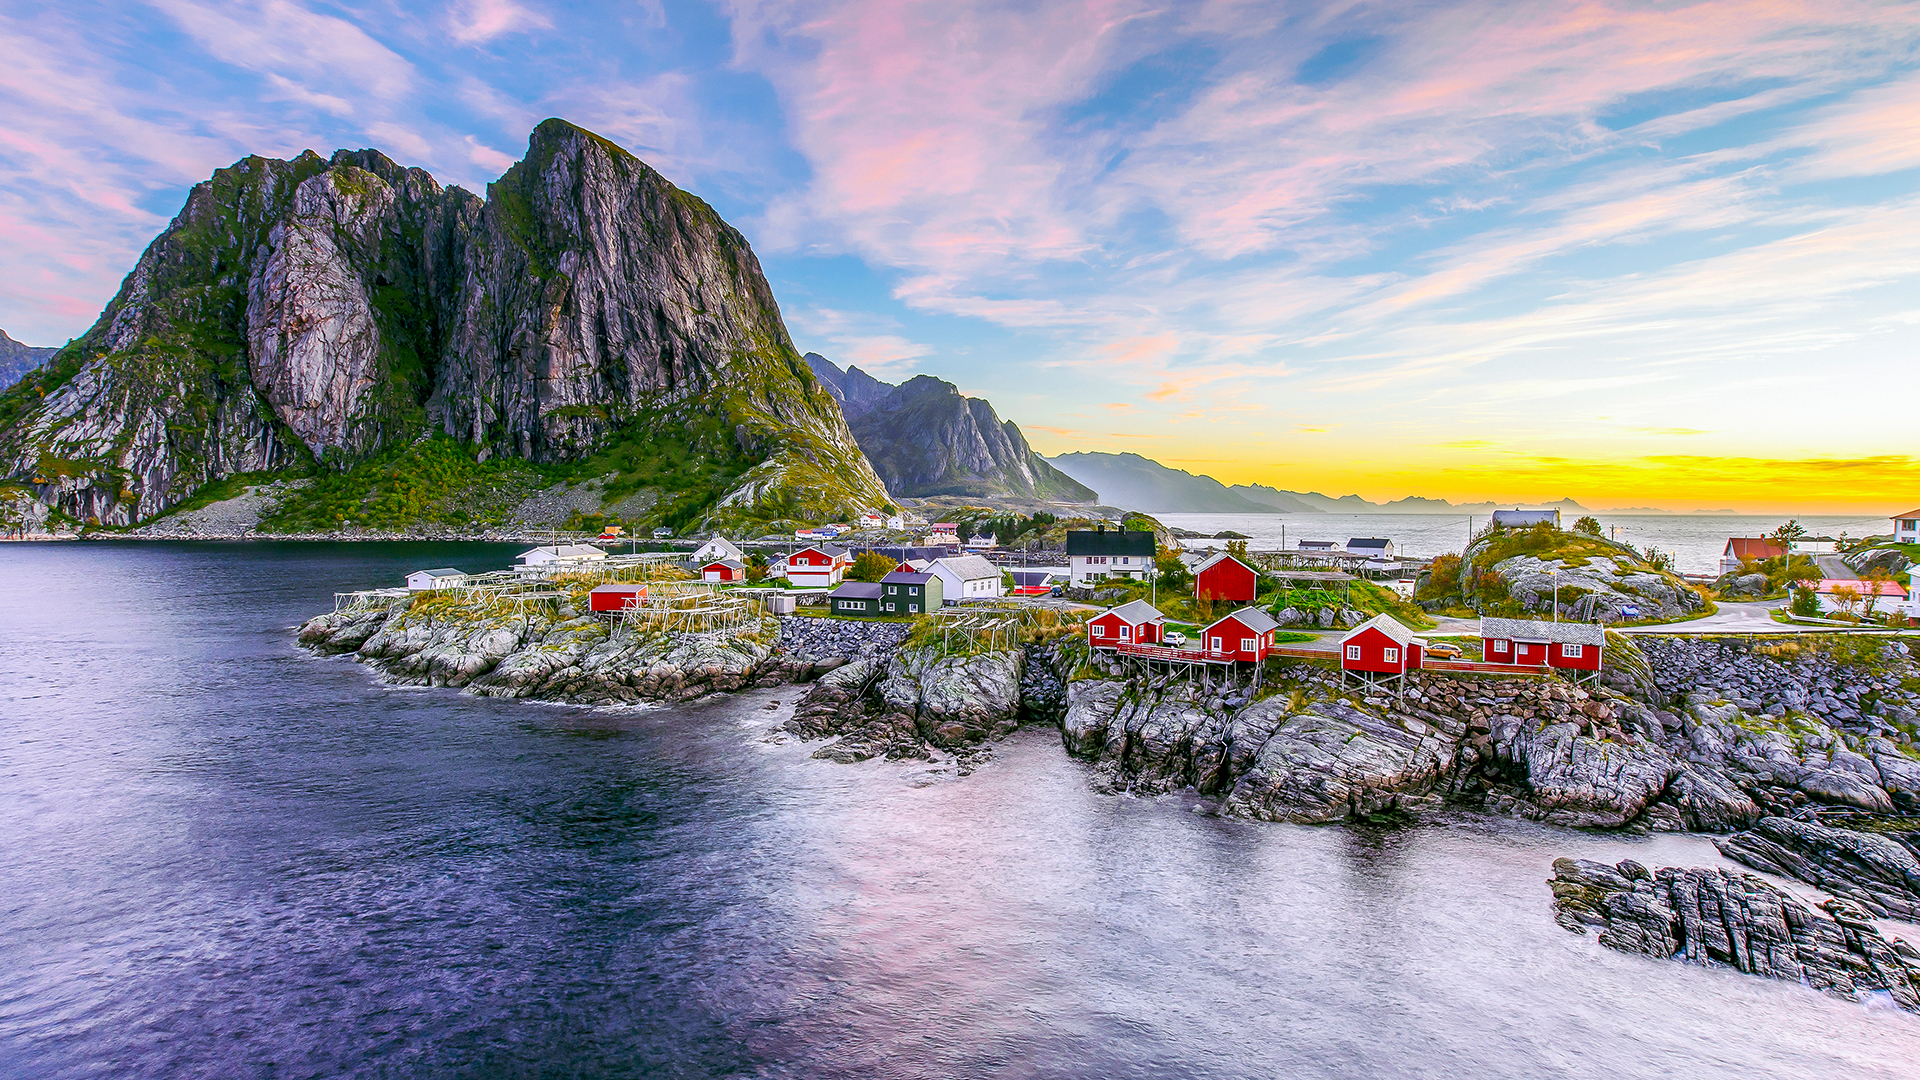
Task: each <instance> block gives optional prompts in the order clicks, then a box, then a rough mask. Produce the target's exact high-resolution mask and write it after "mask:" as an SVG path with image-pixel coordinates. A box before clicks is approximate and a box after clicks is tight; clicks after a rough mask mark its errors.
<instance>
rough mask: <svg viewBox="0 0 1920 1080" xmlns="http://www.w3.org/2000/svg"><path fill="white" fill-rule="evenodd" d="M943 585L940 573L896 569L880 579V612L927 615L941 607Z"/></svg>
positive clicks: (885, 613)
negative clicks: (916, 572)
mask: <svg viewBox="0 0 1920 1080" xmlns="http://www.w3.org/2000/svg"><path fill="white" fill-rule="evenodd" d="M941 586H942V583H941V580H940V575H938V574H914V573H908V572H906V571H904V570H895V571H894V572H893V573H891V574H888V575H887V576H886V577H883V578H881V579H880V588H881V590H882V592H881V594H880V614H882V615H925V614H926V613H927V612H929V611H933V610H935V609H937V608H939V607H940V603H941V600H940V594H941Z"/></svg>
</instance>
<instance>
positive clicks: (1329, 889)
mask: <svg viewBox="0 0 1920 1080" xmlns="http://www.w3.org/2000/svg"><path fill="white" fill-rule="evenodd" d="M510 556H511V549H507V548H500V547H482V546H475V545H464V546H463V545H434V544H414V545H376V544H367V545H324V544H312V545H301V544H176V545H169V544H145V545H141V544H133V543H85V544H80V543H66V544H11V545H4V546H0V1076H6V1077H23V1078H64V1077H155V1078H160V1077H165V1078H179V1077H194V1078H208V1077H275V1078H281V1077H340V1076H353V1077H439V1076H447V1077H704V1076H768V1077H929V1078H934V1077H1090V1078H1112V1077H1142V1078H1144V1077H1207V1078H1213V1077H1218V1078H1222V1080H1225V1078H1244V1077H1253V1076H1261V1077H1289V1078H1314V1077H1355V1078H1379V1077H1441V1076H1452V1077H1474V1078H1484V1077H1546V1076H1565V1075H1591V1076H1608V1077H1618V1078H1636V1077H1648V1078H1662V1080H1666V1078H1671V1077H1689V1078H1695V1077H1739V1078H1742V1080H1756V1078H1768V1077H1782V1078H1786V1077H1792V1078H1808V1077H1839V1076H1846V1077H1859V1078H1905V1077H1912V1076H1913V1075H1914V1062H1915V1061H1920V1017H1914V1016H1909V1015H1907V1014H1904V1013H1901V1012H1898V1011H1897V1010H1894V1009H1892V1008H1891V1007H1889V1006H1887V1005H1886V1004H1885V1003H1882V1002H1867V1003H1855V1002H1848V1001H1842V1000H1838V999H1835V998H1831V997H1826V996H1823V995H1821V994H1818V993H1815V992H1813V991H1811V990H1808V989H1806V988H1804V987H1801V986H1797V985H1792V984H1788V983H1782V982H1772V981H1767V980H1763V979H1758V978H1753V977H1750V976H1745V975H1740V974H1737V973H1732V972H1728V971H1724V970H1711V969H1707V968H1701V967H1694V966H1690V965H1687V964H1683V963H1677V962H1671V961H1657V960H1652V959H1647V958H1644V957H1637V956H1628V955H1624V954H1621V953H1617V952H1613V951H1611V950H1608V949H1605V948H1603V947H1601V946H1599V945H1598V944H1596V943H1595V942H1594V940H1593V939H1592V938H1591V937H1582V936H1578V935H1575V934H1571V933H1568V932H1567V931H1565V930H1563V929H1561V928H1560V927H1558V926H1557V925H1555V924H1554V922H1553V919H1552V912H1551V905H1550V894H1549V891H1548V888H1547V884H1546V881H1547V878H1548V877H1549V875H1550V864H1551V862H1552V860H1553V859H1554V858H1555V857H1556V856H1561V855H1577V856H1585V857H1590V858H1600V859H1606V860H1609V861H1612V860H1617V859H1620V858H1625V857H1629V856H1630V857H1633V858H1636V859H1639V860H1641V861H1642V862H1645V863H1648V864H1651V865H1663V864H1666V865H1700V864H1707V863H1714V862H1717V861H1718V856H1717V855H1716V853H1715V852H1714V851H1713V849H1712V847H1711V845H1710V844H1709V843H1708V842H1707V841H1706V840H1704V839H1702V838H1696V837H1675V836H1668V837H1661V838H1656V839H1641V840H1635V839H1629V838H1623V837H1616V836H1609V835H1604V834H1590V833H1581V832H1574V831H1566V830H1557V829H1547V828H1543V827H1539V826H1534V825H1527V824H1523V823H1517V822H1513V821H1509V820H1504V819H1497V818H1483V817H1477V816H1473V815H1462V816H1459V817H1454V818H1448V819H1446V820H1442V821H1438V822H1434V823H1431V824H1427V825H1421V826H1416V827H1405V828H1397V829H1377V828H1354V827H1345V826H1333V827H1320V828H1308V827H1298V826H1287V825H1274V824H1264V823H1257V822H1246V821H1236V820H1231V819H1225V818H1221V817H1218V816H1216V815H1215V814H1214V813H1213V812H1212V809H1213V808H1212V807H1211V806H1210V804H1208V803H1206V802H1205V801H1203V800H1200V799H1197V798H1192V797H1181V796H1173V797H1165V798H1156V799H1143V798H1130V797H1115V796H1111V795H1102V794H1098V793H1096V791H1095V789H1094V787H1093V786H1092V785H1091V784H1090V782H1089V780H1090V777H1089V773H1088V770H1087V769H1086V767H1085V766H1083V765H1082V764H1080V763H1078V762H1076V761H1074V760H1072V759H1071V758H1069V757H1068V756H1067V755H1066V754H1065V753H1064V752H1063V751H1062V749H1061V746H1060V740H1059V736H1058V733H1057V732H1055V731H1053V730H1051V729H1044V728H1033V729H1026V730H1024V731H1022V732H1021V733H1019V734H1018V735H1017V736H1016V737H1014V738H1013V739H1011V740H1009V741H1008V742H1006V743H1004V744H1002V745H1001V746H999V747H998V748H997V750H996V751H995V754H994V756H993V759H992V761H991V762H990V763H989V764H987V765H986V766H985V767H984V768H982V769H981V770H980V771H978V772H975V773H974V774H972V775H971V776H968V777H965V778H959V777H956V776H954V775H952V774H951V773H950V772H945V771H942V770H941V769H940V768H939V767H938V766H929V765H927V764H926V763H887V762H881V761H873V762H867V763H863V764H860V765H852V766H848V765H836V764H833V763H830V762H826V761H817V760H814V759H813V758H812V757H811V756H810V754H811V753H812V751H813V749H814V747H813V746H811V745H808V744H806V743H802V742H798V741H793V740H782V739H780V738H779V737H778V736H777V735H775V733H774V732H773V730H772V729H773V728H774V727H775V725H776V724H777V723H778V721H779V719H780V718H782V717H784V716H785V715H787V714H788V713H789V711H790V709H791V706H792V702H793V700H794V696H795V695H796V693H797V692H798V691H797V690H796V689H795V688H792V687H781V688H777V689H771V690H764V691H756V692H753V693H749V694H743V695H740V696H737V697H724V698H717V699H714V700H711V701H707V702H703V703H699V704H694V705H685V706H677V707H673V708H663V709H628V710H600V711H596V710H588V709H580V708H572V707H562V706H536V705H530V704H527V703H523V702H514V701H497V700H489V699H480V698H474V697H469V696H466V695H463V694H460V693H458V692H454V691H447V690H430V689H410V690H397V689H390V688H387V687H384V686H382V685H381V684H380V683H379V682H378V681H376V680H375V679H374V678H372V677H371V673H370V672H369V671H368V670H367V669H366V668H364V667H361V666H359V665H356V664H354V663H352V662H351V661H349V660H342V659H321V658H315V657H312V656H309V655H307V654H305V653H304V652H302V651H301V650H300V649H299V648H297V647H296V645H295V644H294V640H293V635H292V628H293V627H294V626H295V625H296V624H297V623H299V622H300V621H301V620H302V619H304V618H305V617H307V616H309V615H311V614H313V613H315V612H317V611H324V610H328V609H329V608H330V607H331V603H332V594H333V593H334V592H335V591H336V590H345V589H353V588H361V587H367V586H373V585H387V584H392V583H394V582H395V581H396V580H397V578H398V575H399V574H401V573H404V572H405V571H407V570H410V569H418V568H420V567H427V566H457V567H461V568H463V569H469V570H474V569H485V568H488V567H490V566H498V565H504V563H505V562H506V560H507V559H508V558H510ZM775 701H777V702H779V705H777V706H773V707H769V706H770V705H771V703H773V702H775Z"/></svg>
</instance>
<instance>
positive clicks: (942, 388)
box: [807, 353, 1096, 503]
mask: <svg viewBox="0 0 1920 1080" xmlns="http://www.w3.org/2000/svg"><path fill="white" fill-rule="evenodd" d="M807 362H808V363H809V364H810V365H812V367H813V370H814V373H815V374H816V375H818V376H819V378H820V381H821V382H822V383H823V384H825V385H826V386H828V387H830V388H831V389H832V390H833V392H834V394H835V395H836V396H837V397H839V398H840V402H841V405H840V407H841V410H842V411H843V412H844V413H845V414H846V418H847V424H848V426H849V427H850V428H852V430H853V435H854V438H855V439H857V440H858V441H859V443H860V449H861V450H862V451H863V452H864V453H865V454H866V455H867V460H869V461H871V462H872V463H873V468H874V471H875V472H877V473H878V474H879V475H880V478H881V479H882V480H884V481H885V482H886V485H887V490H889V491H891V492H892V493H893V494H895V495H903V496H911V497H915V498H926V497H931V496H941V495H956V496H964V497H969V498H993V497H1014V498H1022V499H1044V500H1052V501H1057V502H1073V503H1091V502H1094V501H1095V498H1096V496H1095V495H1094V493H1093V490H1092V489H1090V488H1088V487H1086V486H1084V485H1082V484H1081V483H1080V482H1078V481H1076V480H1074V479H1073V478H1072V477H1070V476H1068V475H1066V474H1065V473H1063V472H1061V471H1060V470H1058V469H1056V468H1054V467H1053V466H1051V465H1049V464H1047V462H1046V461H1045V460H1044V459H1042V458H1041V457H1040V455H1038V454H1036V453H1034V452H1033V448H1032V447H1030V446H1028V445H1027V439H1026V436H1024V435H1022V434H1020V429H1019V427H1017V426H1016V425H1015V424H1014V423H1013V421H1011V420H1007V421H1002V420H1001V419H1000V417H999V416H998V415H997V414H996V413H995V412H994V411H993V405H992V403H991V402H988V401H985V400H983V399H981V398H970V397H966V396H965V395H963V394H961V393H960V390H959V388H958V387H956V386H954V385H953V384H952V383H950V382H944V381H942V380H940V379H936V378H934V377H933V376H931V375H917V376H915V377H913V378H911V379H908V380H907V381H906V382H904V383H902V384H900V385H899V386H893V385H890V384H888V383H884V382H881V381H879V380H878V379H875V378H874V377H872V376H871V375H868V374H867V373H866V372H864V371H861V370H860V369H859V368H857V367H856V368H850V369H848V370H846V371H844V372H843V371H841V370H840V369H839V368H838V367H837V366H835V365H834V364H833V362H832V361H830V360H828V359H827V358H826V357H824V356H821V355H820V354H819V353H808V354H807Z"/></svg>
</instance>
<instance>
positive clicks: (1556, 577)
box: [1549, 570, 1560, 622]
mask: <svg viewBox="0 0 1920 1080" xmlns="http://www.w3.org/2000/svg"><path fill="white" fill-rule="evenodd" d="M1549 573H1551V574H1552V575H1553V621H1554V622H1559V621H1560V571H1558V570H1553V571H1549Z"/></svg>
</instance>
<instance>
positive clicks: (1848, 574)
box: [1813, 555, 1860, 581]
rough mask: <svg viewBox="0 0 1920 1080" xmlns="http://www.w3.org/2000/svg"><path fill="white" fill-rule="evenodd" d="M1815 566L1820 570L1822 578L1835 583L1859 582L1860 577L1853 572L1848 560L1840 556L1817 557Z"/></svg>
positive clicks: (1814, 558) (1814, 559) (1815, 557)
mask: <svg viewBox="0 0 1920 1080" xmlns="http://www.w3.org/2000/svg"><path fill="white" fill-rule="evenodd" d="M1813 565H1815V566H1817V567H1819V568H1820V576H1821V577H1823V578H1828V579H1830V580H1833V581H1859V580H1860V575H1859V574H1856V573H1854V572H1853V567H1851V566H1848V565H1847V560H1845V559H1843V558H1841V557H1840V556H1838V555H1815V556H1814V557H1813Z"/></svg>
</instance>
